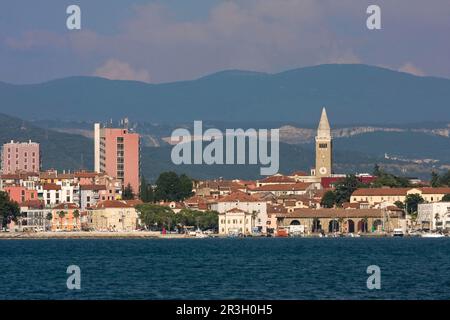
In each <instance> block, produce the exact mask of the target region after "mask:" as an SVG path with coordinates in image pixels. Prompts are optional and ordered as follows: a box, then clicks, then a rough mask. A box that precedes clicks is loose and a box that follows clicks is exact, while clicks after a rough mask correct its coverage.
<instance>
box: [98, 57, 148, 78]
mask: <svg viewBox="0 0 450 320" xmlns="http://www.w3.org/2000/svg"><path fill="white" fill-rule="evenodd" d="M94 75H95V76H98V77H103V78H107V79H111V80H135V81H143V82H150V74H149V73H148V71H147V70H136V69H133V68H132V67H131V66H130V65H129V64H128V63H126V62H122V61H119V60H116V59H109V60H108V61H106V62H105V63H104V64H103V65H102V66H101V67H99V68H97V69H96V70H95V72H94Z"/></svg>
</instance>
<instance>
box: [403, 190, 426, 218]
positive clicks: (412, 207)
mask: <svg viewBox="0 0 450 320" xmlns="http://www.w3.org/2000/svg"><path fill="white" fill-rule="evenodd" d="M424 202H425V200H424V199H423V198H422V196H421V195H420V194H417V193H414V194H408V195H407V196H406V198H405V207H406V211H407V212H408V213H409V214H410V215H412V216H416V215H417V208H418V206H419V204H420V203H424Z"/></svg>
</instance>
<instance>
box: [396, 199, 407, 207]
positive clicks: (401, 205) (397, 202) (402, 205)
mask: <svg viewBox="0 0 450 320" xmlns="http://www.w3.org/2000/svg"><path fill="white" fill-rule="evenodd" d="M394 205H395V206H396V207H397V208H399V209H405V204H404V203H403V202H401V201H399V200H397V201H395V202H394Z"/></svg>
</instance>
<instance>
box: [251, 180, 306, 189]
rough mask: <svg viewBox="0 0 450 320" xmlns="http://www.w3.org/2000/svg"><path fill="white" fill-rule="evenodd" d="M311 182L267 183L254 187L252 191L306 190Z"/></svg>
mask: <svg viewBox="0 0 450 320" xmlns="http://www.w3.org/2000/svg"><path fill="white" fill-rule="evenodd" d="M310 185H311V184H310V183H304V182H297V183H284V184H266V185H263V186H260V187H256V188H253V189H252V191H304V190H306V189H307V188H308V187H309V186H310Z"/></svg>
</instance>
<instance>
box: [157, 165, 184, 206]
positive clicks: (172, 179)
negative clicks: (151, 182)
mask: <svg viewBox="0 0 450 320" xmlns="http://www.w3.org/2000/svg"><path fill="white" fill-rule="evenodd" d="M154 196H155V200H163V201H181V200H184V199H186V198H188V197H190V196H192V180H191V179H190V178H189V177H187V176H186V175H184V174H182V175H181V176H178V175H177V174H176V173H175V172H172V171H170V172H163V173H161V174H160V175H159V177H158V179H157V180H156V188H155V195H154Z"/></svg>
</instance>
